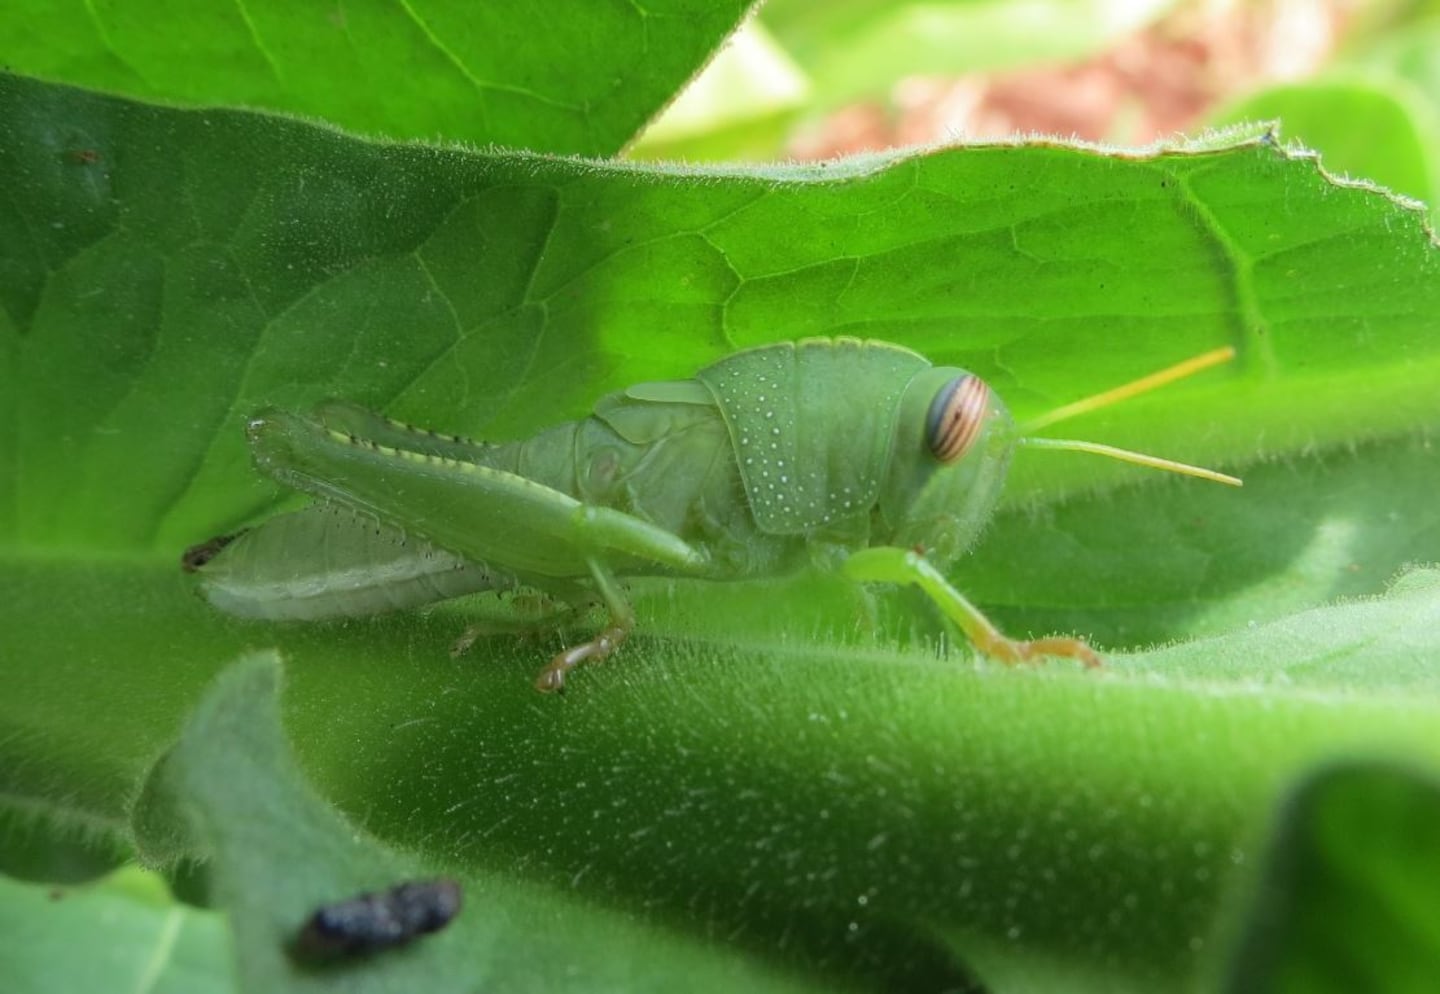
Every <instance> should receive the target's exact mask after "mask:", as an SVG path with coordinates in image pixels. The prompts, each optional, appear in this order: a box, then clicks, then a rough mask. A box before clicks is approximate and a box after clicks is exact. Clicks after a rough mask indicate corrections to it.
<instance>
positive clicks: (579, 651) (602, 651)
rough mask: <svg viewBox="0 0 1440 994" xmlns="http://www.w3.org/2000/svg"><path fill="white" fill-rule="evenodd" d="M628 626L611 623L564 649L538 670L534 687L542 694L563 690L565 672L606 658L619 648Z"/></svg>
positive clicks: (627, 631)
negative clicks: (597, 633) (599, 631)
mask: <svg viewBox="0 0 1440 994" xmlns="http://www.w3.org/2000/svg"><path fill="white" fill-rule="evenodd" d="M630 628H631V626H630V625H627V624H612V625H611V626H610V627H609V628H606V629H605V630H604V631H602V632H601V633H600V634H599V635H596V636H595V637H594V638H593V639H591V640H590V641H589V642H582V643H580V644H579V645H577V646H575V647H573V648H570V649H566V650H565V651H564V652H562V653H560V654H559V655H558V656H556V657H555V658H554V659H552V660H550V665H549V666H547V667H545V668H544V669H543V670H541V671H540V675H539V676H537V677H536V678H535V689H536V690H538V691H540V693H542V694H551V693H555V692H557V691H564V689H565V675H566V674H567V673H569V672H570V671H571V670H573V669H574V668H575V667H577V666H579V665H580V664H581V663H584V662H588V661H594V662H601V661H603V660H605V659H606V658H608V657H609V656H610V654H611V653H612V652H614V651H615V650H616V649H618V648H620V644H621V643H622V642H624V641H625V637H626V636H627V635H629V634H630Z"/></svg>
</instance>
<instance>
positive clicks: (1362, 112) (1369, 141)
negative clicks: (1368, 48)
mask: <svg viewBox="0 0 1440 994" xmlns="http://www.w3.org/2000/svg"><path fill="white" fill-rule="evenodd" d="M1214 121H1215V122H1216V123H1218V124H1231V123H1236V122H1240V121H1279V122H1280V124H1281V129H1282V130H1283V131H1284V133H1285V135H1286V136H1288V137H1289V138H1292V139H1294V140H1296V141H1298V142H1299V143H1300V144H1302V145H1304V146H1306V147H1307V148H1312V149H1314V150H1316V151H1317V152H1319V153H1320V154H1321V155H1322V156H1324V162H1325V165H1326V167H1327V168H1328V169H1329V170H1330V171H1331V172H1334V173H1339V174H1348V175H1350V176H1353V177H1355V178H1356V179H1366V180H1370V181H1372V182H1375V183H1378V184H1379V185H1381V186H1383V187H1385V188H1386V189H1389V190H1392V191H1394V192H1395V193H1399V194H1403V195H1405V196H1407V197H1414V198H1415V199H1417V200H1421V201H1424V202H1425V203H1427V204H1434V203H1435V202H1436V197H1435V194H1436V190H1437V183H1440V115H1437V113H1436V111H1435V108H1434V106H1433V105H1431V104H1429V103H1427V101H1426V100H1425V99H1424V97H1423V96H1422V95H1421V94H1420V93H1419V92H1418V91H1417V90H1415V88H1414V87H1412V86H1409V85H1407V84H1405V83H1403V82H1401V81H1399V80H1398V79H1388V80H1387V79H1385V78H1383V77H1378V76H1371V77H1366V78H1343V77H1340V78H1335V79H1330V80H1317V81H1311V82H1305V83H1296V84H1290V85H1286V86H1275V87H1271V88H1270V89H1267V90H1263V91H1261V92H1260V93H1256V94H1253V95H1251V96H1249V97H1246V98H1245V99H1244V100H1241V101H1239V102H1237V103H1235V104H1233V105H1231V106H1229V107H1226V108H1224V109H1223V110H1221V111H1220V112H1219V113H1218V114H1216V115H1215V117H1214Z"/></svg>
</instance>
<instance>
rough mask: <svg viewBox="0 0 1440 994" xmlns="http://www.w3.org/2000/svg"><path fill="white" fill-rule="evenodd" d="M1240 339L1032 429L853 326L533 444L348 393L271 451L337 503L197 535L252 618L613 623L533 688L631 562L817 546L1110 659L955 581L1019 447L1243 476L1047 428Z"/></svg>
mask: <svg viewBox="0 0 1440 994" xmlns="http://www.w3.org/2000/svg"><path fill="white" fill-rule="evenodd" d="M1233 356H1234V350H1233V349H1228V348H1226V349H1219V350H1216V351H1215V352H1210V353H1207V354H1205V355H1203V356H1199V357H1196V358H1194V359H1191V360H1188V361H1186V362H1183V363H1180V364H1179V365H1177V366H1173V367H1171V368H1169V369H1167V370H1163V371H1161V372H1159V373H1155V374H1152V375H1151V376H1148V377H1145V378H1144V379H1141V380H1138V381H1136V382H1134V383H1131V384H1127V385H1126V386H1123V387H1119V388H1116V389H1115V390H1111V391H1108V392H1106V393H1104V394H1100V395H1098V396H1096V397H1092V398H1089V399H1088V400H1085V401H1080V402H1077V403H1075V404H1071V405H1068V406H1066V407H1063V408H1060V409H1059V410H1056V411H1052V412H1051V413H1050V414H1048V415H1045V416H1043V417H1041V418H1038V419H1036V420H1034V421H1031V422H1029V423H1027V424H1026V425H1024V426H1018V425H1017V424H1016V422H1015V421H1014V419H1013V418H1012V417H1011V415H1010V413H1009V411H1008V410H1007V409H1006V407H1005V405H1004V404H1003V403H1002V402H1001V400H1000V398H999V397H997V396H996V395H995V393H994V392H993V391H992V390H991V389H990V388H989V387H988V386H987V385H986V384H985V382H984V381H983V380H982V379H980V377H978V376H976V375H974V374H972V373H969V372H967V371H966V370H963V369H957V368H953V367H945V366H932V365H931V364H930V363H929V361H927V360H926V359H925V358H924V357H922V356H920V355H918V354H916V353H914V352H911V351H910V350H908V349H905V348H901V347H899V346H897V345H891V344H887V343H884V342H873V341H864V342H862V341H859V340H857V339H848V338H840V339H835V340H829V339H812V340H806V341H801V342H798V343H784V344H778V345H766V346H762V347H759V348H754V349H749V350H747V351H743V352H739V353H736V354H734V355H731V356H729V357H727V358H724V359H721V360H720V361H719V362H716V363H714V364H713V365H710V366H707V367H705V368H704V369H702V370H700V371H699V372H698V373H696V374H695V376H694V378H693V379H688V380H675V381H667V382H659V383H641V384H639V385H637V386H632V387H630V388H628V389H626V390H621V391H619V392H617V393H612V394H609V395H607V396H605V397H603V398H601V399H600V401H599V402H598V403H597V404H596V405H595V409H594V413H593V414H591V415H590V416H589V417H587V418H584V419H582V420H579V421H573V422H568V423H566V424H561V425H557V426H556V427H553V428H550V429H548V430H546V431H542V432H541V433H539V434H538V435H535V436H534V437H532V438H529V439H526V440H524V441H518V442H510V443H505V444H487V443H482V442H474V441H470V440H467V439H463V438H460V437H458V436H451V435H438V434H436V433H434V432H428V431H421V430H418V429H415V428H412V427H409V426H407V425H403V424H400V423H398V422H394V421H390V420H388V419H386V418H383V417H381V416H379V415H377V414H373V413H371V412H369V411H366V410H364V409H362V408H359V407H356V406H354V405H351V404H348V403H343V402H337V401H331V402H327V403H325V404H322V405H321V406H320V407H318V408H317V409H316V410H315V411H314V412H313V413H312V414H311V415H310V416H308V417H305V416H301V415H297V414H292V413H287V412H284V411H279V410H273V409H271V410H264V411H261V412H259V413H257V414H256V415H255V416H254V417H252V418H251V419H250V421H249V423H248V426H247V430H248V435H249V440H250V447H251V451H252V454H253V456H254V460H255V463H256V465H257V466H258V467H259V468H260V470H261V471H262V472H264V473H267V474H269V475H270V476H272V477H274V478H275V479H276V480H278V481H280V482H281V483H283V484H285V485H286V486H289V487H293V488H294V489H296V490H300V491H303V492H304V493H307V494H309V495H311V496H312V497H314V498H316V501H315V503H313V504H312V505H311V506H309V507H307V508H305V509H302V510H299V511H294V512H289V513H283V514H279V515H277V516H275V517H273V518H271V519H269V520H267V521H265V522H263V523H262V524H260V525H259V526H258V527H255V528H253V529H250V530H248V531H244V532H242V533H240V534H239V535H236V536H222V537H221V538H217V539H212V540H210V541H209V542H206V543H203V544H201V545H198V546H195V547H194V548H192V549H190V550H188V551H187V552H186V554H185V556H184V558H183V559H182V563H183V564H184V566H185V567H186V568H187V569H189V570H192V571H196V572H198V573H199V574H200V577H201V584H202V589H203V591H204V593H205V595H206V596H207V597H208V598H209V600H210V601H211V602H212V603H213V604H214V605H215V606H216V607H218V608H220V609H222V610H224V611H226V612H229V613H231V614H235V615H240V616H246V617H260V618H269V619H320V618H330V617H339V616H345V615H366V614H374V613H378V612H380V611H385V610H392V609H403V608H411V607H417V606H420V605H423V604H427V603H432V602H435V601H439V600H445V599H448V598H452V597H457V596H461V595H464V594H469V593H474V592H478V591H483V590H496V589H505V588H510V587H514V586H517V585H524V586H527V587H531V588H534V589H537V590H539V591H541V592H543V593H546V594H550V595H552V596H555V597H557V598H559V599H560V600H563V601H567V602H570V603H571V604H580V603H583V602H585V601H586V600H587V599H593V598H595V597H596V596H597V595H598V598H599V600H600V601H601V602H603V604H604V606H605V607H606V608H607V609H608V611H609V621H608V623H607V624H606V625H605V627H604V628H603V630H601V631H600V633H599V634H598V635H596V637H595V638H593V639H591V640H589V641H586V642H584V643H582V644H580V645H577V646H574V647H573V648H570V649H567V650H566V651H564V652H561V653H560V654H559V655H557V656H555V658H554V659H553V660H551V662H550V664H549V665H548V666H546V667H545V669H544V670H542V671H541V673H540V675H539V677H538V678H537V680H536V682H535V685H536V688H537V689H539V690H541V691H555V690H561V689H563V687H564V685H565V678H566V675H567V674H568V673H569V672H570V671H571V670H572V669H574V667H575V666H577V665H579V664H580V663H582V662H584V661H586V660H600V659H604V658H605V657H607V656H609V655H610V654H611V653H613V652H614V651H615V649H616V648H617V647H618V646H619V645H620V644H621V643H622V642H623V641H624V640H625V638H626V636H627V635H628V634H629V633H630V631H631V630H632V629H633V627H634V625H635V616H634V612H633V611H632V609H631V607H630V604H629V602H628V601H627V599H626V597H625V593H624V591H623V590H622V589H621V585H620V582H619V579H618V578H619V577H622V576H693V577H700V578H707V579H713V580H741V579H746V578H754V577H768V576H775V575H779V574H782V573H785V572H787V571H792V570H795V569H797V568H799V567H801V566H803V565H804V564H806V563H813V562H819V563H821V564H825V565H829V566H831V567H835V568H838V569H840V570H842V571H843V573H844V575H846V576H848V577H849V578H851V579H853V580H855V581H857V582H864V583H876V582H878V583H895V584H916V585H918V586H919V587H920V588H921V589H922V590H923V591H924V592H925V593H926V594H927V595H928V596H929V597H930V598H931V599H932V600H933V601H934V602H935V603H936V604H937V605H938V606H939V608H940V610H941V611H942V612H943V613H944V614H945V616H947V617H949V618H950V619H951V620H953V621H954V622H955V623H956V624H957V625H958V626H959V627H960V629H961V630H962V631H964V633H965V634H966V636H967V637H968V638H969V639H970V641H971V642H972V643H973V644H974V645H975V647H976V648H977V649H978V650H979V651H980V652H982V653H984V654H986V655H988V656H992V657H995V658H998V659H1001V660H1004V661H1006V662H1018V661H1022V660H1028V659H1032V658H1036V657H1041V656H1063V657H1070V658H1073V659H1077V660H1080V661H1081V662H1083V663H1085V664H1086V665H1091V666H1093V665H1096V664H1097V663H1098V658H1097V657H1096V655H1095V653H1094V652H1093V651H1092V650H1091V649H1090V648H1089V646H1087V645H1086V644H1085V642H1083V641H1082V640H1080V639H1075V638H1065V637H1053V638H1042V639H1038V640H1035V641H1028V642H1027V641H1017V640H1013V639H1009V638H1006V637H1005V636H1004V635H1002V634H1001V633H1000V632H999V630H997V629H996V628H995V626H994V625H992V624H991V623H990V622H989V621H988V620H987V619H986V618H985V616H984V615H983V614H982V613H981V612H980V611H979V609H977V608H976V607H975V606H974V605H973V604H971V603H970V602H969V601H968V600H967V599H966V598H965V597H964V596H963V595H962V594H961V593H960V592H959V591H958V590H956V589H955V588H954V587H953V586H951V585H950V583H949V582H948V581H947V580H946V579H945V576H944V573H943V572H942V570H943V568H944V567H945V566H946V565H948V564H949V563H951V562H953V561H954V560H955V559H957V558H958V557H959V556H960V555H961V554H962V553H964V552H965V551H966V549H967V548H968V547H969V546H970V544H971V543H972V541H973V540H974V539H975V537H976V536H977V535H978V534H979V533H980V531H981V530H982V528H983V527H984V525H985V523H986V521H987V520H988V519H989V517H990V515H991V514H992V513H993V511H994V508H995V505H996V502H997V500H998V499H999V496H1000V490H1001V487H1002V486H1003V484H1004V481H1005V474H1006V471H1007V469H1008V467H1009V463H1010V458H1011V456H1012V455H1013V453H1014V451H1015V449H1016V447H1017V446H1018V445H1022V444H1023V445H1030V446H1044V447H1050V448H1064V449H1077V450H1081V451H1088V452H1095V453H1099V454H1102V455H1108V456H1112V457H1115V458H1119V459H1123V460H1126V461H1129V462H1133V463H1139V464H1141V465H1146V466H1152V467H1157V468H1161V469H1167V470H1171V471H1175V472H1180V473H1186V474H1189V475H1192V476H1199V477H1203V478H1207V479H1212V480H1217V481H1221V482H1225V483H1230V484H1233V485H1239V483H1240V481H1239V480H1237V479H1235V478H1234V477H1229V476H1224V475H1222V474H1219V473H1215V472H1213V471H1211V470H1206V469H1201V468H1199V467H1195V466H1187V465H1185V464H1182V463H1174V462H1170V461H1168V460H1164V459H1158V458H1156V457H1153V456H1147V455H1142V454H1140V453H1134V452H1128V451H1126V450H1122V449H1115V448H1112V447H1109V446H1104V445H1098V444H1095V443H1090V442H1078V441H1073V440H1065V439H1041V438H1036V437H1033V435H1032V434H1031V432H1033V431H1034V430H1035V429H1036V428H1037V427H1042V426H1044V425H1048V424H1052V423H1054V422H1055V421H1058V420H1060V419H1062V418H1066V417H1071V416H1073V415H1075V414H1078V413H1082V412H1083V411H1088V410H1094V409H1096V408H1097V407H1100V406H1104V405H1107V404H1111V403H1114V402H1116V401H1117V400H1120V399H1123V398H1124V397H1129V396H1134V395H1135V394H1137V393H1140V392H1142V391H1144V390H1149V389H1153V388H1154V387H1156V386H1159V385H1160V384H1162V383H1165V382H1169V381H1171V380H1174V379H1177V378H1179V377H1181V376H1186V375H1189V374H1190V373H1192V372H1195V371H1196V370H1199V369H1203V368H1206V367H1207V366H1211V365H1214V364H1216V363H1219V362H1224V361H1226V360H1228V359H1230V358H1232V357H1233Z"/></svg>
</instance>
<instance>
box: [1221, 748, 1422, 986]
mask: <svg viewBox="0 0 1440 994" xmlns="http://www.w3.org/2000/svg"><path fill="white" fill-rule="evenodd" d="M1437 836H1440V786H1437V784H1436V781H1435V780H1434V779H1433V777H1432V776H1430V775H1428V774H1424V775H1422V774H1417V773H1416V772H1414V771H1413V770H1409V769H1405V768H1403V767H1397V766H1394V765H1378V764H1354V763H1346V764H1339V765H1335V766H1331V767H1328V768H1326V769H1323V770H1321V771H1319V772H1317V773H1315V774H1314V775H1313V776H1311V777H1309V778H1307V779H1306V780H1305V782H1304V783H1303V784H1301V785H1300V787H1299V788H1298V789H1297V790H1296V791H1295V793H1294V795H1293V796H1292V797H1290V798H1289V799H1288V800H1287V802H1286V804H1285V807H1284V809H1283V810H1282V811H1281V813H1280V819H1279V824H1278V825H1277V826H1276V828H1275V833H1274V836H1273V838H1272V839H1271V841H1270V850H1269V853H1268V858H1267V861H1266V867H1265V871H1264V877H1263V878H1262V880H1261V881H1260V888H1259V893H1258V895H1257V897H1256V900H1255V903H1254V905H1253V906H1252V907H1251V908H1250V909H1249V911H1248V915H1247V917H1248V922H1247V927H1246V931H1245V934H1244V935H1243V937H1242V940H1241V942H1240V945H1239V949H1238V951H1237V955H1236V957H1235V960H1234V963H1233V966H1232V968H1231V971H1230V977H1229V983H1228V985H1227V986H1226V990H1228V991H1231V992H1233V994H1241V992H1251V991H1254V992H1262V991H1263V992H1266V994H1270V992H1274V994H1288V992H1292V991H1293V992H1302V991H1303V992H1306V994H1324V992H1327V991H1333V992H1335V994H1341V992H1344V991H1393V992H1395V994H1402V992H1405V991H1414V992H1417V994H1419V992H1422V991H1428V990H1431V989H1433V988H1434V986H1435V977H1436V976H1437V975H1440V919H1437V918H1436V915H1435V909H1436V908H1437V907H1440V850H1437V848H1436V846H1435V839H1436V838H1437Z"/></svg>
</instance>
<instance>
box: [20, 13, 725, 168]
mask: <svg viewBox="0 0 1440 994" xmlns="http://www.w3.org/2000/svg"><path fill="white" fill-rule="evenodd" d="M746 6H747V4H746V3H744V2H743V0H728V2H721V3H716V2H714V0H646V3H645V4H644V5H641V4H638V3H635V4H624V3H614V4H610V3H589V4H576V3H570V2H567V0H545V2H538V3H537V2H533V0H532V2H530V3H524V4H511V3H507V4H488V3H465V2H463V0H409V2H406V3H382V4H376V3H359V4H334V5H329V6H325V5H320V4H309V3H300V4H296V3H287V2H286V0H249V2H246V3H239V4H234V5H230V4H210V3H198V4H175V3H170V2H166V0H140V2H136V0H127V2H125V3H106V2H84V3H82V2H79V0H71V2H63V3H55V2H51V0H14V2H12V3H7V4H6V5H5V8H4V10H3V12H0V52H4V53H5V64H6V66H7V68H9V69H11V70H13V71H16V72H24V73H29V74H31V75H34V76H40V77H44V78H46V79H51V80H55V81H57V82H63V83H74V84H77V85H82V86H92V87H96V88H98V89H104V90H109V91H112V92H115V93H124V94H127V95H130V96H134V97H140V98H147V99H159V100H164V101H181V102H184V103H189V104H202V105H205V104H219V105H244V106H251V107H265V108H269V109H272V110H283V111H290V112H292V113H297V114H307V115H312V116H316V117H322V118H325V119H326V120H329V121H332V122H334V123H336V124H339V125H341V126H343V127H346V128H349V129H351V130H354V131H360V132H367V133H371V134H377V135H387V136H390V137H392V138H432V139H433V138H436V137H438V136H442V135H443V136H445V137H447V138H451V139H455V140H461V141H470V142H475V143H477V144H497V145H508V146H513V147H515V148H530V149H535V150H537V151H547V152H570V153H578V154H583V155H606V154H610V153H613V152H615V151H617V150H618V149H620V147H621V146H623V145H624V144H625V143H626V142H627V141H628V140H629V139H630V138H631V137H632V136H633V135H634V134H635V132H636V131H638V130H639V128H640V126H641V125H643V124H644V123H645V121H646V120H647V119H649V117H650V116H651V115H652V114H654V113H655V112H656V111H658V110H659V109H660V108H661V107H662V106H663V105H664V104H665V102H666V101H668V100H669V99H670V97H671V95H672V94H674V92H675V90H676V89H677V88H678V87H679V86H680V85H681V84H682V83H684V82H685V81H686V80H687V79H689V78H690V77H691V76H692V75H694V73H695V72H696V71H697V70H698V69H699V68H700V67H701V66H702V65H704V64H705V61H706V60H707V59H708V58H709V55H710V52H711V51H712V50H713V49H714V48H715V47H716V46H717V45H719V44H720V42H721V40H722V39H723V38H724V37H725V36H726V35H727V34H729V33H730V31H731V30H733V29H734V27H735V25H736V24H737V23H738V22H739V20H740V18H741V16H742V15H743V14H744V12H745V9H746ZM157 24H159V25H163V27H160V28H157ZM76 140H77V141H79V142H81V143H83V142H85V141H86V140H87V139H86V138H84V137H79V138H77V139H76Z"/></svg>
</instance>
